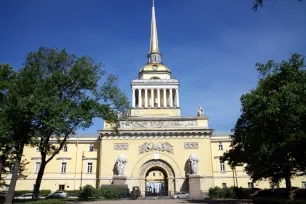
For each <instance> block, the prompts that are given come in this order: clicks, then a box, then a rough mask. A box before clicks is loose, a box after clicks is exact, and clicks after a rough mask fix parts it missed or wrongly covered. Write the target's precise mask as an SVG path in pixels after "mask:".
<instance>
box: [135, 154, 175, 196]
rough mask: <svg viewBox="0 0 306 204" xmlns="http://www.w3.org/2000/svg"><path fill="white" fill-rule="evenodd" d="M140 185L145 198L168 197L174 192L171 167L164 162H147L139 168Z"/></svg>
mask: <svg viewBox="0 0 306 204" xmlns="http://www.w3.org/2000/svg"><path fill="white" fill-rule="evenodd" d="M139 173H140V175H139V178H140V179H141V180H142V181H143V183H142V184H141V185H140V188H141V191H142V192H143V195H145V196H168V195H171V194H172V193H173V192H175V180H174V178H175V174H174V171H173V169H172V167H171V166H170V165H169V164H168V163H167V162H165V161H163V160H160V159H156V160H149V161H147V162H146V163H144V164H143V165H142V166H141V168H140V172H139Z"/></svg>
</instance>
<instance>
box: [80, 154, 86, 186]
mask: <svg viewBox="0 0 306 204" xmlns="http://www.w3.org/2000/svg"><path fill="white" fill-rule="evenodd" d="M84 159H85V156H84V151H83V152H82V165H81V184H80V189H81V188H82V181H83V162H84Z"/></svg>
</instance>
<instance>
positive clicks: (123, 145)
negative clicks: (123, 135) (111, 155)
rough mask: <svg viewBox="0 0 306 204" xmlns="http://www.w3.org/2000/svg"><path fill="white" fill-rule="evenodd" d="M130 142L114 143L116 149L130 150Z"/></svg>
mask: <svg viewBox="0 0 306 204" xmlns="http://www.w3.org/2000/svg"><path fill="white" fill-rule="evenodd" d="M128 149H129V144H128V143H116V144H114V150H128Z"/></svg>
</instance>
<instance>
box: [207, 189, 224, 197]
mask: <svg viewBox="0 0 306 204" xmlns="http://www.w3.org/2000/svg"><path fill="white" fill-rule="evenodd" d="M208 195H209V197H210V198H224V197H225V192H224V190H223V189H222V188H220V187H218V186H215V187H213V188H210V189H209V190H208Z"/></svg>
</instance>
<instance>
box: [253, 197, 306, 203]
mask: <svg viewBox="0 0 306 204" xmlns="http://www.w3.org/2000/svg"><path fill="white" fill-rule="evenodd" d="M252 200H253V204H305V201H303V200H286V199H275V198H253V199H252Z"/></svg>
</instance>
